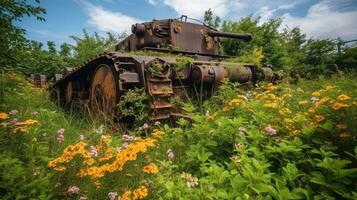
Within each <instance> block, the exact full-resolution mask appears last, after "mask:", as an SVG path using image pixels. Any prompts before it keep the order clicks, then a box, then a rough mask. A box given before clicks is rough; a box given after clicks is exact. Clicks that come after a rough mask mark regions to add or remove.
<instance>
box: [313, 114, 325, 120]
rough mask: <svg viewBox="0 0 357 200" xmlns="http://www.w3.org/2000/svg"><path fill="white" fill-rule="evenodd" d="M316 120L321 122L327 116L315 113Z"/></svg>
mask: <svg viewBox="0 0 357 200" xmlns="http://www.w3.org/2000/svg"><path fill="white" fill-rule="evenodd" d="M315 120H316V121H317V122H321V121H324V120H325V117H324V116H323V115H315Z"/></svg>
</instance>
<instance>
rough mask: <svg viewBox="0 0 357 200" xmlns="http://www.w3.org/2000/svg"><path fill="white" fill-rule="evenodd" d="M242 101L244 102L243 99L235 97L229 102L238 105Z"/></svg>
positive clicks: (231, 104) (230, 104) (229, 104)
mask: <svg viewBox="0 0 357 200" xmlns="http://www.w3.org/2000/svg"><path fill="white" fill-rule="evenodd" d="M242 102H243V100H241V99H233V100H231V101H230V102H229V103H228V106H236V105H238V104H240V103H242Z"/></svg>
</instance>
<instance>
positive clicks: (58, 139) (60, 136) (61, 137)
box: [57, 134, 64, 143]
mask: <svg viewBox="0 0 357 200" xmlns="http://www.w3.org/2000/svg"><path fill="white" fill-rule="evenodd" d="M63 141H64V135H63V134H59V135H57V142H58V143H62V142H63Z"/></svg>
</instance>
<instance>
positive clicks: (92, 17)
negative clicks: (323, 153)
mask: <svg viewBox="0 0 357 200" xmlns="http://www.w3.org/2000/svg"><path fill="white" fill-rule="evenodd" d="M41 6H42V7H44V8H45V9H46V10H47V14H46V15H45V19H46V21H45V22H41V21H37V20H35V19H34V18H24V19H23V20H22V21H21V22H18V23H17V24H18V25H19V26H21V27H23V28H24V29H25V30H26V31H27V36H28V38H29V39H33V40H37V41H41V42H44V43H45V42H46V41H47V40H52V41H55V42H56V44H57V45H60V44H61V43H63V42H68V43H73V41H72V40H71V39H70V37H69V36H70V35H76V36H81V35H82V29H86V30H87V31H88V32H90V33H93V32H98V33H100V34H104V33H105V32H112V33H117V34H119V33H122V32H124V31H129V30H130V27H131V24H133V23H137V22H142V21H149V20H152V19H163V18H176V17H179V16H180V15H181V14H185V15H188V16H189V17H193V18H197V19H202V18H203V13H204V11H205V10H207V9H209V8H211V9H212V10H213V12H214V13H215V14H217V15H218V16H220V17H221V18H222V19H223V20H239V19H240V18H241V17H244V16H247V15H249V14H253V15H254V16H261V22H262V23H263V22H264V21H266V20H268V19H269V18H282V19H283V25H282V28H284V27H294V26H299V27H300V28H301V29H302V31H303V32H304V33H306V34H307V36H308V37H313V38H331V39H335V38H337V37H342V38H343V39H346V40H348V39H357V23H356V20H357V1H356V0H337V1H332V0H42V1H41Z"/></svg>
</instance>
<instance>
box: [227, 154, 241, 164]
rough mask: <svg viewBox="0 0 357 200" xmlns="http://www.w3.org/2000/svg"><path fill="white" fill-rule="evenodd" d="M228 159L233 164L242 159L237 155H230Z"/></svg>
mask: <svg viewBox="0 0 357 200" xmlns="http://www.w3.org/2000/svg"><path fill="white" fill-rule="evenodd" d="M229 159H230V160H231V161H232V162H234V163H235V164H239V163H240V162H241V161H242V160H241V159H240V158H239V157H238V156H232V157H230V158H229Z"/></svg>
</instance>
